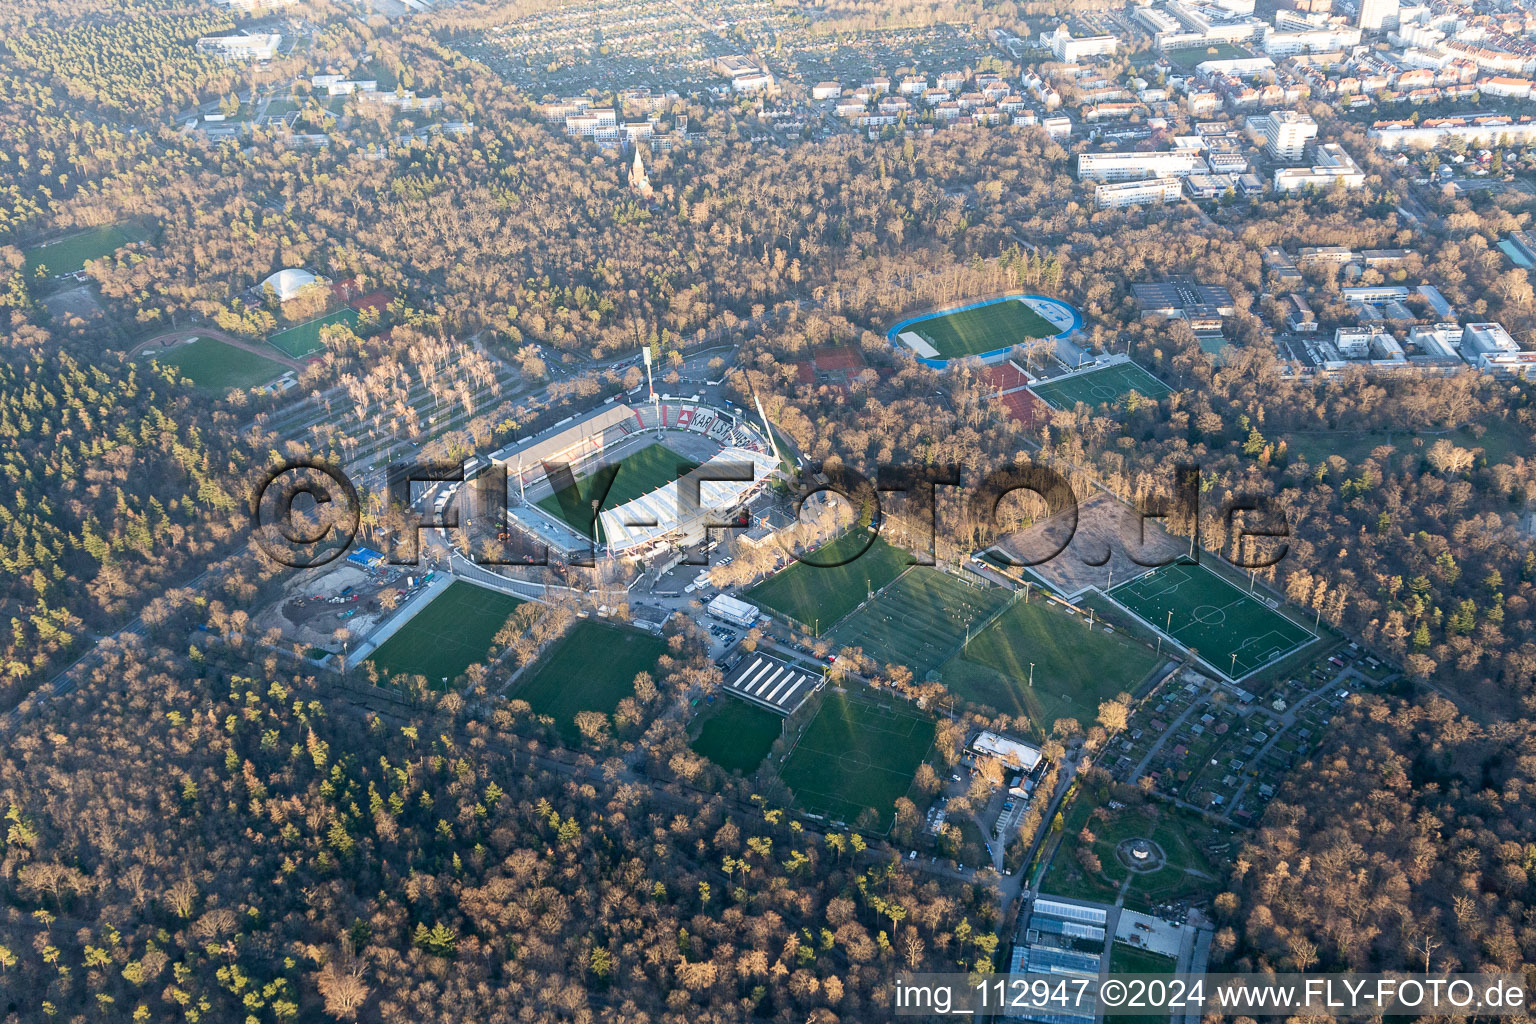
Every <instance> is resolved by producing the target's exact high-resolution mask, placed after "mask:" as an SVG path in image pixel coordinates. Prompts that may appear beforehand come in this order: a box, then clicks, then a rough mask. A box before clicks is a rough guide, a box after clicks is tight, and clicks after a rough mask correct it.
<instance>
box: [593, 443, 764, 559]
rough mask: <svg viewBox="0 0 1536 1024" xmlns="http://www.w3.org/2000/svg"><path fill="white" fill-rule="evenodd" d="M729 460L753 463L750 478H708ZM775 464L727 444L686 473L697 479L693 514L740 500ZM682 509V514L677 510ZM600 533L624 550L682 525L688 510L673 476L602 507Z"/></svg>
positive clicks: (728, 506)
mask: <svg viewBox="0 0 1536 1024" xmlns="http://www.w3.org/2000/svg"><path fill="white" fill-rule="evenodd" d="M729 463H748V464H750V465H751V466H752V479H750V480H710V479H708V477H709V475H710V472H711V471H712V470H713V471H714V472H716V473H718V471H719V469H720V468H721V467H722V466H724V465H726V464H729ZM777 468H778V462H777V460H775V459H774V458H773V457H771V456H769V455H764V454H763V453H762V452H755V451H752V450H751V449H750V448H726V449H724V450H723V451H721V452H720V453H719V454H718V455H716V456H714V457H713V458H712V459H710V460H709V461H708V462H706V463H704V465H703V466H700V467H699V468H698V469H695V470H693V472H692V473H689V474H688V476H685V477H684V478H683V479H685V480H686V479H688V477H695V476H696V477H697V478H698V480H699V504H698V508H697V509H696V510H694V512H693V517H695V518H696V517H698V516H706V515H714V516H719V515H722V514H724V513H725V512H728V511H730V510H731V509H733V508H735V507H736V506H737V505H739V504H741V501H742V498H743V497H745V496H746V495H747V494H748V493H749V492H751V491H752V490H753V489H754V488H756V487H758V486H759V485H761V484H762V482H763V481H764V480H766V479H767V478H768V477H769V476H770V475H772V473H773V472H774V471H775V470H776V469H777ZM680 513H681V514H680ZM598 518H599V520H600V521H601V525H602V528H603V536H604V537H606V538H607V539H608V547H609V550H612V551H626V550H628V549H630V548H635V547H639V546H640V545H642V544H647V543H649V542H651V541H653V540H656V539H658V538H660V537H663V536H665V535H666V534H669V533H671V532H672V531H673V530H676V529H678V527H680V526H683V525H685V523H686V521H687V519H688V518H689V517H688V515H687V510H685V509H683V508H682V506H681V505H680V504H679V496H678V481H676V480H673V481H672V482H671V483H668V484H666V485H664V486H662V487H659V488H657V489H656V490H654V491H652V492H651V493H649V494H643V495H641V496H640V497H638V498H636V499H635V500H634V501H631V502H627V503H626V504H623V505H620V506H619V507H618V508H613V509H605V510H603V511H602V512H600V513H599V514H598Z"/></svg>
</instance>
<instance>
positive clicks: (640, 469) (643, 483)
mask: <svg viewBox="0 0 1536 1024" xmlns="http://www.w3.org/2000/svg"><path fill="white" fill-rule="evenodd" d="M617 465H618V467H619V471H618V473H617V474H615V476H614V478H613V486H612V487H610V488H609V489H608V496H607V497H606V498H604V499H603V509H604V510H605V511H606V510H607V509H611V508H618V507H619V506H620V505H624V504H627V503H629V502H631V501H634V500H635V499H636V498H638V497H641V496H642V495H646V494H650V493H651V492H652V491H654V490H657V489H658V488H661V487H665V486H666V485H667V484H669V483H671V482H672V481H674V480H676V479H678V478H679V477H681V476H685V475H686V474H687V473H689V472H690V471H692V470H693V469H694V468H696V467H697V466H698V463H697V462H694V461H693V460H692V459H685V458H683V457H682V456H681V455H679V454H677V452H674V451H673V450H672V449H670V448H668V447H667V446H666V445H664V444H653V445H649V446H647V447H645V448H641V449H640V450H639V451H637V452H633V453H631V454H629V455H626V456H624V458H622V459H620V460H619V462H618V463H617ZM595 475H596V473H595V471H594V472H593V473H588V474H586V475H585V476H582V477H579V478H577V480H576V482H575V483H574V484H572V485H571V486H570V487H567V488H565V489H564V490H563V491H558V492H556V493H554V494H551V495H548V496H546V497H544V498H542V499H541V500H540V501H539V502H538V506H539V508H541V509H543V510H544V511H545V512H548V513H549V514H550V515H552V516H554V517H555V518H556V519H558V520H560V521H561V522H563V523H566V524H568V525H569V526H571V527H572V528H574V529H575V530H576V532H578V533H583V534H584V533H585V532H586V530H587V527H588V525H589V524H588V522H587V520H588V518H589V517H590V515H591V512H590V509H591V507H592V504H591V502H592V495H590V494H588V493H587V490H588V488H589V487H591V486H592V478H593V476H595ZM567 505H569V506H570V508H569V510H568V509H567V507H566V506H567ZM602 539H603V537H602V530H601V524H599V531H598V540H602Z"/></svg>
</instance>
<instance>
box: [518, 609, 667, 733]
mask: <svg viewBox="0 0 1536 1024" xmlns="http://www.w3.org/2000/svg"><path fill="white" fill-rule="evenodd" d="M665 653H667V642H666V641H665V640H663V639H662V638H661V637H658V636H652V635H651V634H649V633H642V632H640V631H639V630H637V629H630V628H629V627H627V626H616V625H613V624H612V623H608V622H600V621H597V620H595V619H582V620H581V621H579V622H577V623H576V625H575V626H573V627H572V628H571V631H570V632H569V633H567V634H566V635H565V636H564V637H562V638H561V639H560V640H558V641H557V642H556V643H555V646H554V649H553V650H551V651H550V652H549V653H548V654H546V655H545V656H544V658H543V659H542V660H541V661H540V662H539V663H538V664H537V665H535V666H534V667H533V668H532V669H531V670H530V674H528V675H526V676H525V677H524V678H523V679H522V680H521V681H520V682H518V683H517V684H516V686H514V687H513V688H512V689H511V690H509V691H508V692H507V696H508V697H509V698H511V699H512V700H525V701H527V702H528V706H529V707H530V708H532V709H533V712H534V714H537V715H548V716H549V717H551V718H553V719H554V720H555V728H557V729H559V730H560V736H561V738H562V739H564V740H565V742H566V743H569V744H571V745H572V746H575V745H577V744H578V743H579V742H580V740H581V730H579V729H577V728H576V715H577V713H578V712H582V711H600V712H602V713H603V714H605V715H611V714H613V712H614V711H615V709H617V708H618V706H619V701H621V700H623V699H624V698H625V697H628V696H630V695H631V694H633V693H634V692H635V676H637V675H639V674H640V673H641V672H649V673H651V675H652V677H653V678H654V677H655V675H656V662H657V660H658V659H660V658H661V656H662V655H663V654H665ZM657 681H658V682H659V681H660V680H657Z"/></svg>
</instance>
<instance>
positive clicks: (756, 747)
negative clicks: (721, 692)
mask: <svg viewBox="0 0 1536 1024" xmlns="http://www.w3.org/2000/svg"><path fill="white" fill-rule="evenodd" d="M783 730H784V719H783V718H782V717H781V716H779V715H776V714H774V713H773V712H772V711H769V710H768V709H767V708H763V707H758V706H757V705H756V704H750V703H748V702H747V701H744V700H738V699H736V698H735V697H726V696H719V697H716V698H715V703H714V704H713V705H712V706H711V707H710V708H709V709H708V710H707V711H705V712H704V714H703V716H702V722H701V723H700V726H699V735H698V737H697V738H696V739H695V740H694V741H693V743H692V744H690V746H691V747H692V749H693V752H694V753H696V754H699V755H701V756H703V757H707V758H709V759H710V760H711V761H713V762H715V764H717V765H719V766H720V767H721V768H724V769H725V770H726V771H728V772H741V773H742V774H743V775H747V774H750V773H752V772H754V771H756V770H757V766H758V765H760V764H762V763H763V758H765V757H767V756H768V751H769V750H770V749H772V747H773V743H774V741H775V740H777V739H778V738H779V734H780V733H781V732H783Z"/></svg>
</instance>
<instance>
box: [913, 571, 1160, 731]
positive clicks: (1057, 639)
mask: <svg viewBox="0 0 1536 1024" xmlns="http://www.w3.org/2000/svg"><path fill="white" fill-rule="evenodd" d="M1031 662H1033V663H1034V666H1035V685H1034V686H1033V687H1030V685H1029V666H1030V663H1031ZM1157 664H1158V658H1157V656H1156V655H1155V654H1153V652H1151V651H1149V650H1147V649H1146V648H1145V647H1143V646H1141V645H1140V644H1138V643H1134V642H1133V641H1131V640H1128V639H1126V638H1125V637H1122V636H1119V635H1117V634H1115V633H1108V632H1105V630H1104V628H1103V627H1102V626H1095V627H1094V629H1093V630H1091V631H1090V630H1089V629H1088V623H1087V621H1086V620H1084V619H1079V618H1077V617H1075V616H1072V615H1069V614H1068V613H1066V612H1064V611H1061V610H1060V609H1058V608H1056V607H1055V606H1054V605H1052V604H1051V603H1050V602H1049V601H1045V600H1041V599H1039V598H1036V599H1035V600H1033V601H1030V602H1028V603H1026V602H1024V601H1022V600H1020V601H1018V602H1016V603H1015V604H1014V605H1013V606H1012V607H1011V608H1009V609H1008V610H1007V611H1005V612H1003V614H1002V615H1000V616H998V618H997V619H996V620H995V621H994V622H993V623H992V624H991V625H990V626H988V627H987V628H986V629H985V630H983V631H982V632H981V633H979V634H977V635H976V636H973V637H972V638H971V642H970V644H969V645H968V646H967V647H966V649H965V651H964V653H962V654H958V655H956V656H955V657H954V658H952V659H951V660H950V661H949V662H948V663H947V664H945V666H944V667H943V669H942V670H941V671H940V678H942V679H943V681H944V685H945V686H947V687H948V688H949V690H950V692H952V693H954V694H955V695H956V696H957V697H960V698H961V699H963V700H966V701H968V702H970V703H972V704H978V705H982V706H985V707H989V708H994V709H996V710H997V711H1001V712H1003V713H1004V714H1009V715H1014V716H1016V717H1022V716H1028V718H1029V720H1030V721H1032V722H1034V723H1035V727H1036V728H1037V729H1038V730H1039V731H1040V733H1041V734H1049V733H1050V731H1051V726H1052V724H1053V723H1054V722H1055V721H1056V720H1057V719H1058V718H1075V719H1077V720H1078V722H1079V723H1081V724H1082V725H1083V726H1085V727H1086V726H1088V725H1090V724H1092V723H1093V721H1094V718H1095V717H1096V716H1097V715H1098V711H1099V703H1100V702H1101V701H1104V700H1108V699H1110V698H1112V697H1114V696H1115V695H1116V694H1118V693H1120V692H1121V691H1122V690H1123V691H1125V692H1128V693H1134V692H1135V691H1136V687H1137V686H1138V685H1139V684H1140V683H1141V681H1142V680H1143V679H1145V678H1146V677H1147V675H1148V673H1150V672H1151V671H1152V670H1153V669H1154V668H1156V667H1157Z"/></svg>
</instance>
